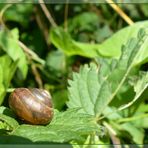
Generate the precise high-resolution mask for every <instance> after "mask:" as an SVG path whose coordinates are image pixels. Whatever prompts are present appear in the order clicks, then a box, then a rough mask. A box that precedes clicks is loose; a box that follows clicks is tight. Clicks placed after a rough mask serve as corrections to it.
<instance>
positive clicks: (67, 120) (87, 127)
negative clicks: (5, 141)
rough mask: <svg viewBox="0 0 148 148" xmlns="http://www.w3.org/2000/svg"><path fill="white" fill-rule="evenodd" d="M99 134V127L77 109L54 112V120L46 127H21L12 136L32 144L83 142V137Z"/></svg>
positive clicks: (90, 117) (91, 118) (88, 116)
mask: <svg viewBox="0 0 148 148" xmlns="http://www.w3.org/2000/svg"><path fill="white" fill-rule="evenodd" d="M93 132H99V126H98V125H97V124H96V122H95V120H94V118H93V117H92V116H90V115H86V114H81V113H79V110H78V109H71V110H67V111H65V112H63V113H60V112H55V115H54V119H53V120H52V122H51V123H50V124H49V125H47V126H33V125H21V126H19V127H18V128H17V129H16V130H14V131H13V132H12V135H16V136H21V137H23V138H27V139H30V140H31V141H33V142H37V141H47V142H60V143H61V142H68V141H71V140H78V141H83V140H85V139H83V136H84V135H87V134H91V133H93Z"/></svg>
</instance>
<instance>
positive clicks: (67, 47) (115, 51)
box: [50, 21, 148, 64]
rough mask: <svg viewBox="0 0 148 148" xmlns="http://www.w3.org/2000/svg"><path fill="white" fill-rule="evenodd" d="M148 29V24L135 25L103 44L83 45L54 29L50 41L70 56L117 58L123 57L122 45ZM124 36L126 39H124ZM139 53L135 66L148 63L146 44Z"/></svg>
mask: <svg viewBox="0 0 148 148" xmlns="http://www.w3.org/2000/svg"><path fill="white" fill-rule="evenodd" d="M142 27H148V22H147V21H145V22H140V23H135V24H134V25H132V26H129V27H126V28H124V29H122V30H120V31H119V32H117V33H115V34H114V35H113V36H112V37H110V38H109V39H107V40H106V41H104V42H103V43H101V44H88V43H81V42H77V41H75V40H73V39H72V38H71V37H70V35H69V34H68V33H67V32H64V30H62V28H54V29H52V31H51V33H50V40H51V41H52V43H53V44H54V45H55V46H56V47H57V48H58V49H61V50H63V52H64V53H65V54H67V55H68V56H72V55H80V56H84V57H88V58H95V57H99V56H100V55H101V56H104V57H116V58H119V56H120V55H121V45H122V44H125V43H126V42H127V41H128V40H129V39H130V38H131V37H136V34H137V32H138V30H139V28H142ZM123 36H124V38H123ZM143 46H145V47H143V49H141V52H140V53H139V56H138V57H137V60H136V61H135V64H140V63H144V62H146V61H147V60H148V59H147V56H148V50H147V49H148V47H147V44H146V43H145V44H144V45H143Z"/></svg>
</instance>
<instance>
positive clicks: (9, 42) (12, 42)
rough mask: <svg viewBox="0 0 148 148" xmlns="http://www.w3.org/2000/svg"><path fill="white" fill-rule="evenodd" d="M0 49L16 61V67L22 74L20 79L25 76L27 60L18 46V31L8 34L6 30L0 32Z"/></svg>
mask: <svg viewBox="0 0 148 148" xmlns="http://www.w3.org/2000/svg"><path fill="white" fill-rule="evenodd" d="M0 47H1V49H2V50H3V51H5V52H6V53H7V54H8V55H9V56H10V57H11V59H12V60H13V61H17V60H18V67H19V69H20V71H21V73H22V77H23V78H25V77H26V75H27V70H28V66H27V60H26V56H25V54H24V52H23V50H22V49H21V48H20V46H19V44H18V30H17V29H14V30H12V31H11V33H10V32H8V31H7V30H4V29H3V30H1V31H0Z"/></svg>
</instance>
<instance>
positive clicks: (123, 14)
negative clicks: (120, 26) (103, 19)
mask: <svg viewBox="0 0 148 148" xmlns="http://www.w3.org/2000/svg"><path fill="white" fill-rule="evenodd" d="M106 2H107V3H108V4H109V5H110V6H111V7H112V8H113V9H114V10H115V11H116V12H117V13H118V14H119V15H120V16H121V17H122V18H123V19H124V20H125V21H126V22H127V23H128V24H129V25H133V24H134V22H133V21H132V19H131V18H129V16H127V15H126V14H125V12H123V10H122V9H121V8H120V7H119V6H118V5H116V4H115V3H114V2H113V1H112V0H106Z"/></svg>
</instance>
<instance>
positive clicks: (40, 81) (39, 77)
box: [31, 64, 43, 88]
mask: <svg viewBox="0 0 148 148" xmlns="http://www.w3.org/2000/svg"><path fill="white" fill-rule="evenodd" d="M31 69H32V73H33V74H34V76H35V80H36V82H37V84H38V86H39V88H43V82H42V79H41V76H40V74H39V72H38V70H37V66H36V65H35V64H32V65H31Z"/></svg>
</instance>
